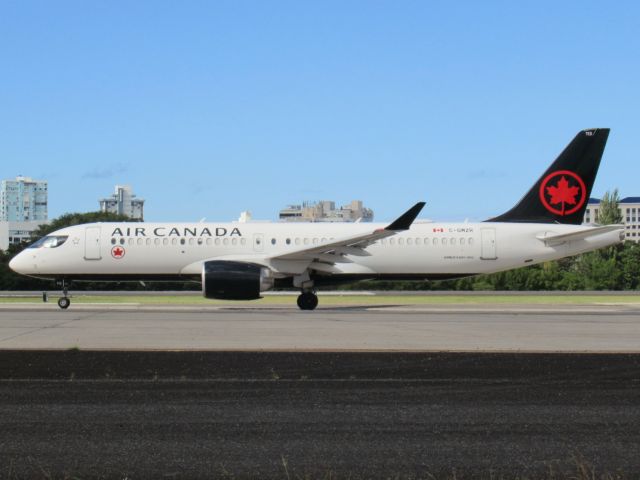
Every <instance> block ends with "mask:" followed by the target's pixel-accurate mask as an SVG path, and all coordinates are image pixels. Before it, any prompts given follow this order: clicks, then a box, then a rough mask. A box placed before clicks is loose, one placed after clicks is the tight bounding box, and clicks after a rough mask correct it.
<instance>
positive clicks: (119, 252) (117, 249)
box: [113, 248, 122, 257]
mask: <svg viewBox="0 0 640 480" xmlns="http://www.w3.org/2000/svg"><path fill="white" fill-rule="evenodd" d="M113 254H114V255H115V256H116V257H119V256H120V255H122V249H121V248H116V249H115V250H114V251H113Z"/></svg>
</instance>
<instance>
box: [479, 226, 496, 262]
mask: <svg viewBox="0 0 640 480" xmlns="http://www.w3.org/2000/svg"><path fill="white" fill-rule="evenodd" d="M480 235H481V236H482V251H481V252H480V259H481V260H495V259H496V258H498V255H497V254H496V229H495V228H483V229H481V230H480Z"/></svg>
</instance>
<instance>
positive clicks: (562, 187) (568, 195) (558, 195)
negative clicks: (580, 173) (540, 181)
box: [547, 175, 580, 215]
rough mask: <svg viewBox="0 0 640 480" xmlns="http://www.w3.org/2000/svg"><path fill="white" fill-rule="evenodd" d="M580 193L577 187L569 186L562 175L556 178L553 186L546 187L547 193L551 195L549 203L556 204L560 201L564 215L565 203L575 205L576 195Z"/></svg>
mask: <svg viewBox="0 0 640 480" xmlns="http://www.w3.org/2000/svg"><path fill="white" fill-rule="evenodd" d="M578 193H580V188H579V187H570V186H569V182H568V181H567V179H566V178H565V177H564V175H563V176H562V177H561V178H560V180H558V183H557V184H556V186H555V187H553V186H551V187H547V194H549V195H550V196H551V200H550V203H551V204H552V205H557V204H559V203H562V209H561V210H562V215H564V211H565V205H566V204H569V205H575V204H576V196H577V195H578Z"/></svg>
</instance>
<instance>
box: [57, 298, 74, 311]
mask: <svg viewBox="0 0 640 480" xmlns="http://www.w3.org/2000/svg"><path fill="white" fill-rule="evenodd" d="M69 305H71V300H70V299H69V297H62V298H60V299H59V300H58V306H59V307H60V308H61V309H63V310H66V309H67V308H69Z"/></svg>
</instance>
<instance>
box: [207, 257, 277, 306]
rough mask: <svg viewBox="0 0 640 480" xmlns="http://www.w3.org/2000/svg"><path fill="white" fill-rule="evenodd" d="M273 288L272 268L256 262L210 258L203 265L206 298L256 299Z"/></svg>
mask: <svg viewBox="0 0 640 480" xmlns="http://www.w3.org/2000/svg"><path fill="white" fill-rule="evenodd" d="M271 288H273V275H272V274H271V270H269V269H268V268H267V267H263V266H262V265H256V264H255V263H245V262H234V261H226V260H210V261H208V262H204V265H203V266H202V294H203V295H204V296H205V298H212V299H213V298H216V299H223V300H255V299H257V298H260V292H264V291H265V290H270V289H271Z"/></svg>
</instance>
